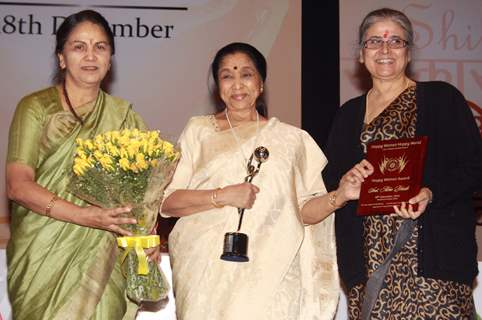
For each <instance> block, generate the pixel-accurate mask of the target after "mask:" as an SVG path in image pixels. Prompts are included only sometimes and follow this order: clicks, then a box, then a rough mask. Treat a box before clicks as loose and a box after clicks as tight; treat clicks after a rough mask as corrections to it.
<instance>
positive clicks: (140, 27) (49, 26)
mask: <svg viewBox="0 0 482 320" xmlns="http://www.w3.org/2000/svg"><path fill="white" fill-rule="evenodd" d="M14 7H15V9H16V11H18V7H37V8H38V7H69V8H78V9H79V10H81V8H85V7H90V8H94V9H111V10H114V9H118V10H130V11H141V10H149V11H150V13H151V14H152V12H154V11H156V10H157V11H187V10H188V8H187V7H167V6H164V7H155V6H121V5H90V6H83V5H75V4H60V3H59V4H51V3H37V4H26V3H22V2H8V3H2V2H0V8H2V9H3V8H6V9H3V10H2V12H1V15H0V35H16V36H18V35H32V36H37V35H55V34H56V32H57V29H58V28H59V26H60V25H61V24H62V22H63V21H64V20H65V18H66V17H65V16H60V15H50V16H40V15H39V14H38V13H37V14H33V13H27V14H25V15H20V14H18V13H17V14H12V13H8V10H9V8H14ZM4 12H6V13H4ZM156 22H157V21H156ZM111 29H112V32H113V33H114V36H115V37H120V38H140V39H143V38H151V39H152V38H154V39H170V38H172V37H173V36H174V30H175V28H174V25H173V24H158V23H154V24H153V23H149V22H146V21H143V20H142V18H141V17H136V16H134V17H133V18H130V19H129V20H127V21H123V22H115V23H112V24H111Z"/></svg>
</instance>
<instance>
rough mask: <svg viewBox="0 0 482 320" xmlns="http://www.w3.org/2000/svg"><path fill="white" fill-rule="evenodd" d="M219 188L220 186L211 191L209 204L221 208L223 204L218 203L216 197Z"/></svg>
mask: <svg viewBox="0 0 482 320" xmlns="http://www.w3.org/2000/svg"><path fill="white" fill-rule="evenodd" d="M219 190H221V188H216V189H214V190H213V192H212V193H211V204H212V205H213V206H214V207H215V208H222V207H224V205H222V204H219V203H218V202H217V201H216V199H217V198H218V191H219Z"/></svg>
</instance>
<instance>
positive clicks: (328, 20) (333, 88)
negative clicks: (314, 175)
mask: <svg viewBox="0 0 482 320" xmlns="http://www.w3.org/2000/svg"><path fill="white" fill-rule="evenodd" d="M301 8H302V11H301V21H302V22H301V127H302V128H303V129H304V130H306V131H308V132H309V133H310V134H311V136H312V137H313V138H314V139H315V140H316V142H317V143H318V145H319V146H320V147H321V148H322V149H323V147H324V145H325V142H326V139H327V138H328V134H329V130H330V127H331V123H332V120H333V117H334V116H335V113H336V110H337V109H338V107H339V106H340V40H339V39H340V37H339V34H340V26H339V4H338V1H337V0H327V1H320V0H304V1H303V2H302V6H301Z"/></svg>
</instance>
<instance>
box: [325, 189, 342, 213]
mask: <svg viewBox="0 0 482 320" xmlns="http://www.w3.org/2000/svg"><path fill="white" fill-rule="evenodd" d="M336 197H337V195H336V191H332V192H330V193H329V195H328V204H329V205H330V206H331V207H332V208H333V209H335V210H337V209H340V208H343V207H344V206H345V204H346V202H343V203H342V204H341V205H337V204H336Z"/></svg>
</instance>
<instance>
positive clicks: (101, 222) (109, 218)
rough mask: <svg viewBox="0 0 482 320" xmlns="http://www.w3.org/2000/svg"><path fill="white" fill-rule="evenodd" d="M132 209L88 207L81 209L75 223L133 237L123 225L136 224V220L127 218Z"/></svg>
mask: <svg viewBox="0 0 482 320" xmlns="http://www.w3.org/2000/svg"><path fill="white" fill-rule="evenodd" d="M130 211H131V208H129V207H120V208H114V209H104V208H100V207H97V206H88V207H84V208H82V209H81V214H80V215H78V216H77V219H76V220H78V221H75V223H77V224H80V225H83V226H85V227H90V228H96V229H102V230H107V231H111V232H114V233H116V234H119V235H122V236H131V235H132V233H131V232H129V231H127V230H125V229H122V228H121V227H120V225H122V224H135V223H137V222H136V219H133V218H128V217H125V216H124V215H125V214H126V213H129V212H130Z"/></svg>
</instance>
